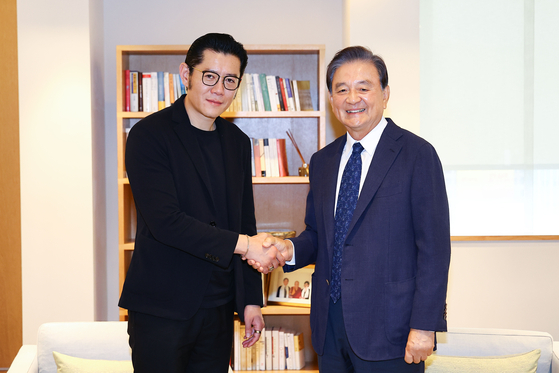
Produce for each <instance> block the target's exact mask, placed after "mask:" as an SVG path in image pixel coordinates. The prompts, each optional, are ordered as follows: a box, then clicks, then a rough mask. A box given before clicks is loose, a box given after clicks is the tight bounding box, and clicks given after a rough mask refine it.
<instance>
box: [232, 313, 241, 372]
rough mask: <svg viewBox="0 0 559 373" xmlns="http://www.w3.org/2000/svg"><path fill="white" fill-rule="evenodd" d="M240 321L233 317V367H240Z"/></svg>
mask: <svg viewBox="0 0 559 373" xmlns="http://www.w3.org/2000/svg"><path fill="white" fill-rule="evenodd" d="M240 330H241V322H240V321H239V320H238V319H235V321H234V322H233V335H234V338H233V367H235V369H240V368H241V350H240V348H241V334H240Z"/></svg>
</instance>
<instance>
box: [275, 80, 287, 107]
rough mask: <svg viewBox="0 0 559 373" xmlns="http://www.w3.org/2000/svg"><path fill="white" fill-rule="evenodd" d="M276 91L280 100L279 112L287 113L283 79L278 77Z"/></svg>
mask: <svg viewBox="0 0 559 373" xmlns="http://www.w3.org/2000/svg"><path fill="white" fill-rule="evenodd" d="M276 89H277V91H278V100H279V110H278V111H285V103H284V102H283V97H284V94H283V92H282V91H283V84H282V82H281V78H280V77H279V76H276Z"/></svg>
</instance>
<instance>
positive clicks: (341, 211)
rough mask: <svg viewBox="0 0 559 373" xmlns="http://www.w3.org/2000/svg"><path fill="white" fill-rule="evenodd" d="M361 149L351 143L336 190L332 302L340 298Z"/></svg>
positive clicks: (356, 192) (355, 200)
mask: <svg viewBox="0 0 559 373" xmlns="http://www.w3.org/2000/svg"><path fill="white" fill-rule="evenodd" d="M362 151H363V145H361V144H360V143H358V142H356V143H355V144H353V151H352V152H351V157H349V161H348V162H347V164H346V166H345V168H344V173H343V175H342V182H341V183H340V191H339V192H338V203H337V205H336V217H335V229H336V231H335V234H334V258H333V259H332V281H331V288H330V297H331V298H332V300H333V301H334V303H336V302H337V301H338V299H340V295H341V290H342V289H341V275H342V254H343V248H344V242H345V238H346V235H347V229H348V227H349V222H351V218H352V217H353V211H354V210H355V206H356V205H357V198H358V197H359V183H360V181H361V152H362Z"/></svg>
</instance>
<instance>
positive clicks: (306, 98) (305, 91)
mask: <svg viewBox="0 0 559 373" xmlns="http://www.w3.org/2000/svg"><path fill="white" fill-rule="evenodd" d="M297 92H298V93H299V104H300V106H301V111H313V110H314V109H313V105H312V98H311V82H310V81H308V80H298V81H297Z"/></svg>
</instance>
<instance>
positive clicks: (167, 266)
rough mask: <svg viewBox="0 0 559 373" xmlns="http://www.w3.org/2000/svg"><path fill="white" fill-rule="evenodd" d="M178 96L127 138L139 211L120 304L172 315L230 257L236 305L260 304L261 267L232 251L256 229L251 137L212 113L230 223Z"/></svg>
mask: <svg viewBox="0 0 559 373" xmlns="http://www.w3.org/2000/svg"><path fill="white" fill-rule="evenodd" d="M184 97H185V96H182V97H181V98H179V99H178V100H177V101H175V103H174V104H173V105H171V106H170V107H168V108H166V109H163V110H161V111H159V112H157V113H154V114H152V115H150V116H148V117H146V118H145V119H143V120H141V121H140V122H138V123H137V124H136V125H134V127H133V128H132V129H131V131H130V133H129V136H128V140H127V143H126V157H125V160H126V171H127V174H128V178H129V180H130V187H131V189H132V194H133V196H134V201H135V204H136V211H137V222H138V224H137V231H136V241H135V249H134V254H133V256H132V260H131V263H130V267H129V269H128V273H127V275H126V280H125V282H124V286H123V289H122V294H121V298H120V302H119V306H120V307H122V308H126V309H129V310H132V311H137V312H143V313H147V314H151V315H155V316H159V317H166V318H171V319H176V320H186V319H188V318H190V317H191V316H192V315H194V313H195V312H196V311H197V310H198V308H199V307H200V305H201V303H202V300H203V298H204V293H205V291H206V288H207V286H208V283H209V282H210V278H211V274H212V270H213V269H214V268H215V266H219V267H222V268H227V267H228V265H229V264H230V263H231V262H232V268H233V275H234V281H235V284H234V285H235V286H234V288H235V305H236V311H237V312H238V314H239V316H240V317H241V318H242V317H243V310H244V307H245V306H246V305H262V281H261V277H260V274H259V273H258V272H257V271H255V270H254V269H252V268H251V267H250V266H248V265H247V264H246V262H244V261H242V260H241V259H240V256H239V255H234V254H233V251H234V249H235V246H236V244H237V239H238V234H239V233H242V234H248V235H254V234H256V219H255V216H254V199H253V192H252V172H251V145H250V140H249V138H248V137H247V136H246V135H245V134H244V133H243V132H242V131H241V130H240V129H239V128H238V127H237V126H235V125H234V124H232V123H230V122H228V121H226V120H224V119H222V118H217V119H216V121H215V123H216V130H217V131H218V133H219V136H220V139H221V143H222V149H223V159H224V165H225V179H226V183H227V185H226V190H227V192H226V193H227V195H226V199H227V212H228V221H229V226H228V227H219V226H217V225H216V223H215V221H216V215H217V211H218V210H219V209H220V208H222V206H216V204H215V203H214V201H213V199H212V196H211V193H210V184H209V180H210V178H211V177H212V175H208V172H207V171H206V169H205V167H201V165H202V164H203V163H202V159H203V158H202V157H203V155H202V151H201V149H200V145H199V144H198V142H197V141H196V135H195V132H194V131H195V130H196V129H195V128H193V127H192V125H191V124H190V120H189V118H188V115H187V113H186V109H185V107H184Z"/></svg>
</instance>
